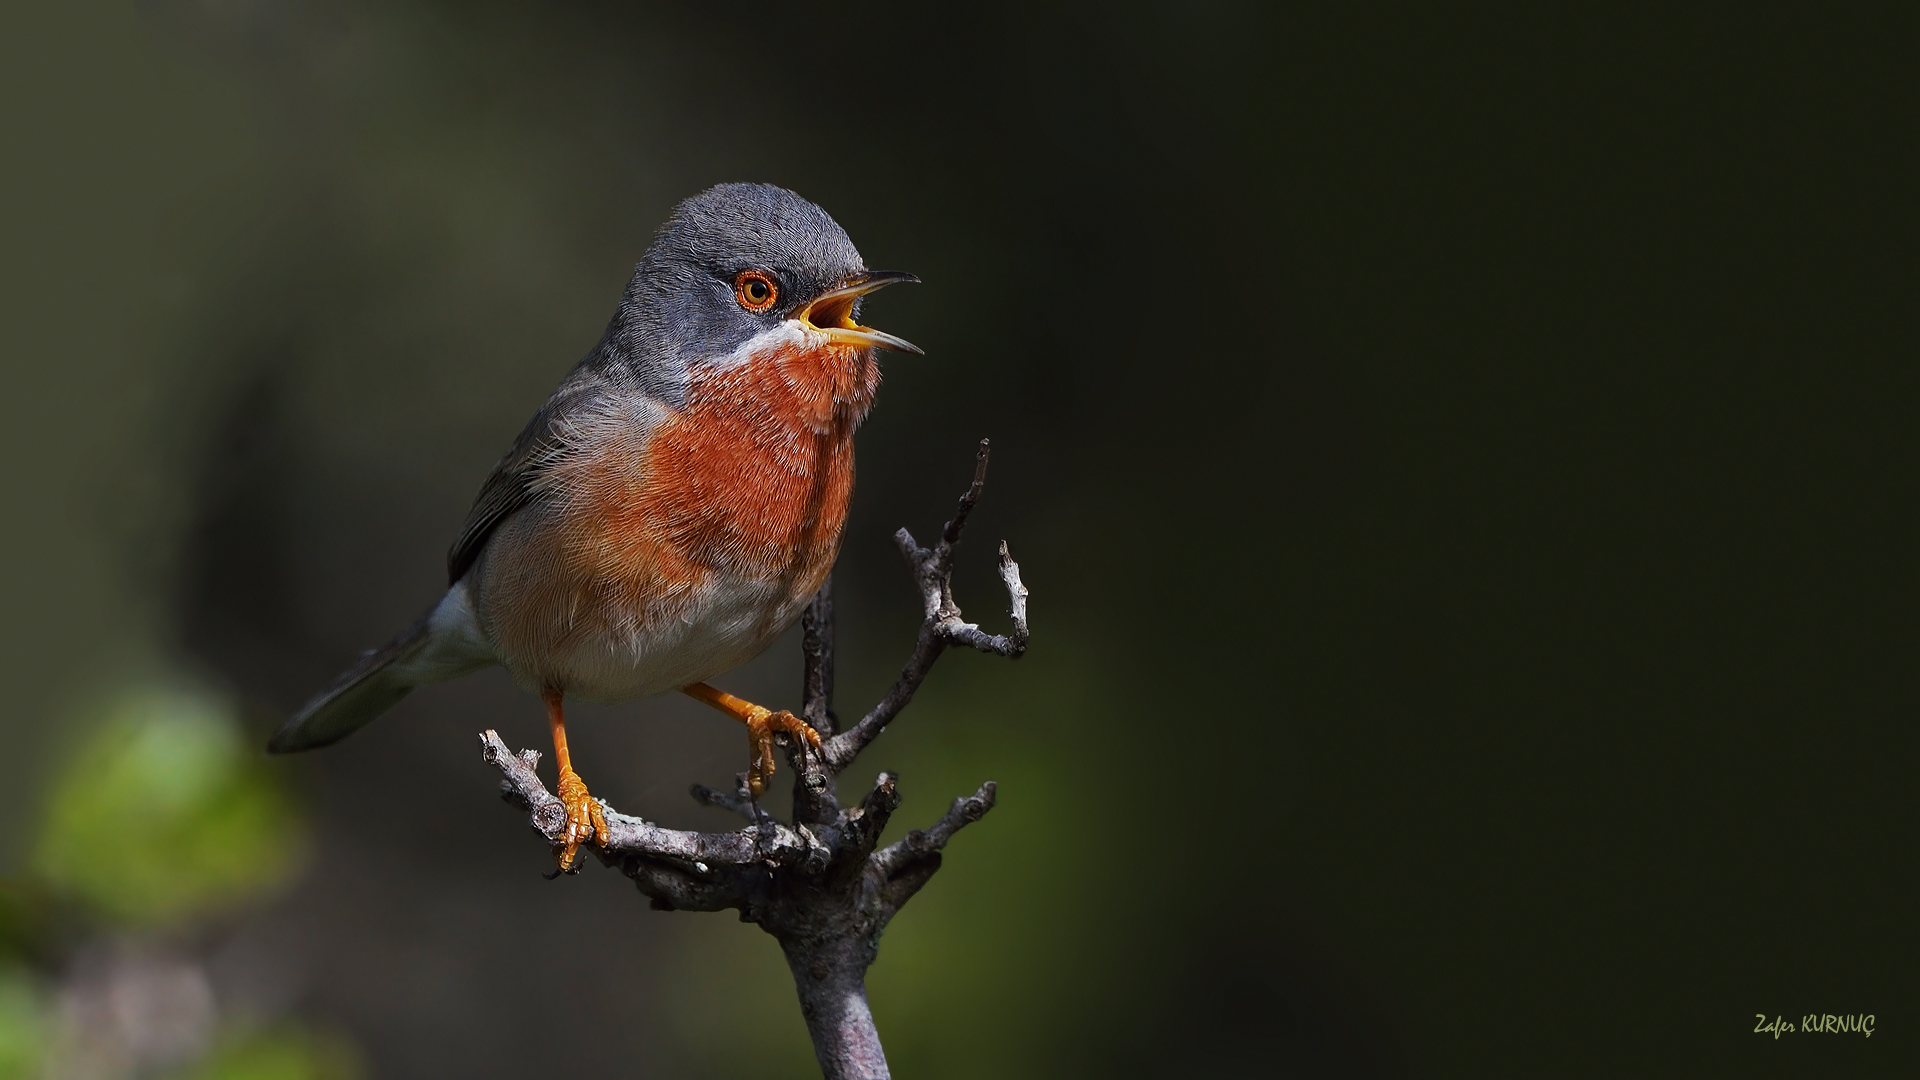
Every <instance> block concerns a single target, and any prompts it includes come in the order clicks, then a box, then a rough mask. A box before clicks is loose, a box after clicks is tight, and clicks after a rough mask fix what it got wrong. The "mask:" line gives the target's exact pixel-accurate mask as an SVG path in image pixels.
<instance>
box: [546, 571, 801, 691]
mask: <svg viewBox="0 0 1920 1080" xmlns="http://www.w3.org/2000/svg"><path fill="white" fill-rule="evenodd" d="M790 588H791V586H790V584H789V583H781V582H768V581H750V580H745V579H741V578H733V577H721V576H716V577H715V578H714V579H711V580H709V581H708V582H706V583H703V584H702V585H701V586H699V587H698V589H697V595H696V596H693V597H690V598H689V601H690V602H689V603H688V604H687V605H686V607H685V609H684V610H683V611H681V612H679V613H678V614H677V615H675V616H674V617H671V618H666V619H654V620H651V621H642V619H641V618H640V617H638V616H637V615H635V616H630V617H627V618H617V619H615V620H612V624H611V625H609V626H607V627H605V628H604V629H603V630H602V631H601V632H598V633H593V634H587V635H580V636H577V637H574V638H573V639H572V640H570V641H567V642H565V643H564V644H562V645H561V646H560V647H559V648H557V649H555V650H553V651H552V653H551V654H549V655H547V656H544V657H541V658H540V659H539V662H538V663H537V664H514V663H511V662H510V663H509V664H508V667H509V668H510V669H513V673H514V676H515V678H516V679H517V680H519V681H520V682H522V683H524V684H526V685H528V686H531V687H535V688H539V687H542V686H559V687H560V688H562V689H563V690H565V692H566V693H567V695H568V696H569V697H578V698H583V699H585V700H587V701H594V702H601V703H614V702H621V701H630V700H633V699H634V698H641V697H648V696H650V695H653V694H659V693H665V692H666V691H669V690H679V689H681V688H682V687H686V686H691V685H693V684H694V683H697V682H705V681H706V680H708V679H711V678H714V677H715V676H718V675H721V674H724V673H725V672H727V671H730V670H732V669H734V668H736V667H739V666H740V665H741V664H744V663H746V662H747V661H749V660H751V659H753V658H754V657H756V656H758V655H760V654H761V653H762V652H765V651H766V649H767V647H768V646H770V645H772V644H773V643H774V641H775V640H776V639H778V638H779V636H780V634H781V632H782V631H784V630H785V629H786V628H787V627H789V626H791V625H793V622H794V620H795V619H797V618H799V617H800V611H801V609H802V608H804V607H805V606H806V600H805V598H799V599H796V598H795V597H793V596H792V595H791V592H790Z"/></svg>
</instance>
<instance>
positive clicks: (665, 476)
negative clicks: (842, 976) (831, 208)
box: [268, 184, 920, 870]
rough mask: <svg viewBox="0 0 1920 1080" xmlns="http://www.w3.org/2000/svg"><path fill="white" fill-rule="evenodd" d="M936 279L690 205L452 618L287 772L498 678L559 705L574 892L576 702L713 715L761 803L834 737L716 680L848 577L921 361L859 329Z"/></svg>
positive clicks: (746, 198) (317, 724)
mask: <svg viewBox="0 0 1920 1080" xmlns="http://www.w3.org/2000/svg"><path fill="white" fill-rule="evenodd" d="M917 280H919V279H918V278H915V277H914V276H913V275H911V274H904V273H893V272H875V271H870V270H868V269H867V268H866V266H865V264H864V263H863V262H862V261H861V259H860V253H859V252H858V251H856V250H854V246H853V243H852V241H850V240H849V239H847V234H846V232H845V231H844V230H842V229H841V228H840V226H839V224H838V223H836V222H835V221H834V220H833V218H831V217H829V216H828V215H827V213H826V211H824V210H822V209H820V208H819V207H818V206H815V205H814V204H812V203H810V202H808V201H807V200H805V199H803V198H801V197H800V196H798V195H795V194H794V193H792V192H790V191H786V190H783V189H781V188H777V187H772V186H768V185H764V184H722V185H720V186H718V187H715V188H712V189H709V190H707V191H704V192H702V193H700V194H698V195H695V196H694V197H692V198H690V199H688V200H686V201H685V202H683V203H681V204H680V205H679V206H678V207H676V208H675V209H674V211H673V215H672V217H670V218H669V219H668V221H667V223H666V224H665V225H663V226H661V227H660V230H659V231H658V233H656V234H655V237H654V241H653V244H652V246H650V247H649V248H648V249H647V252H646V254H645V255H644V256H643V257H642V258H641V260H640V263H639V265H638V266H637V267H636V268H635V270H634V274H633V280H632V281H631V282H630V283H629V284H628V285H627V290H626V293H625V294H624V295H623V296H622V297H621V299H620V308H619V310H618V311H617V312H616V313H615V314H614V316H613V321H612V322H611V323H610V324H608V326H607V331H606V334H605V336H604V337H602V338H601V340H600V344H599V345H597V346H595V347H594V349H593V351H592V352H589V353H588V354H587V356H586V358H585V359H583V360H581V361H580V363H579V364H578V365H577V366H576V367H575V368H574V369H573V371H572V372H571V373H570V374H568V375H567V377H566V378H565V379H563V380H562V381H561V383H560V386H559V389H557V390H555V391H554V393H553V396H552V397H551V398H550V399H548V401H547V403H546V405H544V406H542V407H541V409H540V411H539V412H537V413H535V414H534V416H533V419H532V420H531V421H530V422H529V423H528V424H527V426H526V430H524V431H522V432H521V433H520V437H519V438H518V439H516V440H515V441H514V443H513V447H512V449H510V450H508V451H507V454H506V456H505V457H503V458H502V459H501V460H500V463H499V464H498V465H496V466H495V467H494V470H493V474H492V475H490V476H488V477H487V479H486V482H485V483H484V484H482V485H481V488H480V494H479V496H478V497H477V498H475V499H474V503H473V509H472V510H471V511H469V512H468V514H467V521H466V525H465V527H463V528H462V529H461V530H460V535H459V538H458V539H456V540H455V541H454V543H453V548H452V550H451V551H449V552H448V554H447V579H448V583H449V588H448V589H447V593H446V596H445V597H444V598H443V599H442V600H441V601H440V602H439V604H438V605H436V606H435V607H434V608H433V610H431V611H429V612H428V613H427V614H425V615H423V616H421V618H420V619H419V620H418V621H416V622H415V623H414V624H413V625H412V626H410V627H408V628H407V629H405V630H403V631H401V632H400V634H399V635H398V636H397V637H395V638H394V639H393V640H392V641H390V642H388V643H387V645H386V646H385V647H384V648H381V649H379V650H376V651H374V652H371V653H368V654H367V655H366V656H364V657H362V658H361V660H360V662H359V663H358V664H355V665H354V666H353V667H352V668H351V669H349V670H348V671H347V672H346V673H344V674H342V675H341V676H340V677H339V678H338V679H336V680H335V681H334V683H333V685H331V686H329V687H328V688H327V689H326V690H325V691H323V692H321V693H320V694H319V695H318V696H317V697H315V698H314V699H313V700H312V701H309V702H308V703H307V704H306V706H305V707H304V708H302V709H301V710H300V712H299V713H298V715H296V716H294V717H293V718H292V719H290V720H288V721H287V722H286V723H285V724H284V725H282V726H281V728H280V730H279V731H278V732H276V733H275V734H274V736H273V739H272V741H271V742H270V743H269V744H268V749H269V750H272V751H274V752H276V753H285V752H290V751H295V750H309V749H312V748H314V747H318V746H325V745H327V744H329V743H332V742H335V741H337V740H339V739H341V738H344V737H345V736H346V735H348V734H349V733H351V732H353V731H354V730H356V729H357V728H359V727H361V726H362V725H364V724H366V723H367V722H368V721H370V720H372V719H373V718H374V717H376V716H379V715H380V714H381V713H383V712H385V711H386V710H387V709H389V708H391V707H392V706H393V704H394V703H395V702H397V701H399V700H400V699H401V698H403V697H405V696H406V695H407V693H408V692H409V691H411V690H412V689H413V688H414V687H416V686H421V685H423V684H426V683H431V682H438V681H441V680H443V679H451V678H454V677H455V676H458V675H464V674H466V673H468V672H471V671H476V670H478V669H480V668H483V667H487V666H489V665H492V664H501V665H504V666H505V667H506V668H507V670H508V671H510V672H512V674H513V677H514V679H515V681H517V682H518V683H519V684H520V685H522V686H524V687H526V688H528V689H530V690H533V691H535V692H536V693H538V694H539V695H540V697H541V699H542V700H543V701H544V702H545V703H546V709H547V718H548V721H549V722H550V724H551V725H552V728H553V750H554V758H555V761H556V763H557V765H558V767H559V772H560V778H559V784H558V787H557V790H558V793H559V795H560V799H561V801H562V802H564V803H565V804H566V808H567V821H568V828H567V840H566V843H565V845H564V846H563V847H561V848H560V849H559V850H558V852H557V855H556V858H557V860H558V862H559V868H560V869H561V870H569V869H572V868H573V866H574V863H575V858H576V855H577V853H578V849H579V846H580V845H581V844H582V843H584V842H586V841H587V840H589V839H590V838H595V837H597V838H598V840H599V842H601V843H604V842H605V840H606V836H607V833H606V820H605V817H604V812H603V811H602V809H601V807H600V804H599V803H598V802H597V801H596V800H594V799H593V798H592V797H591V796H590V795H589V794H588V792H587V785H586V782H585V781H583V780H581V778H580V774H579V773H577V772H575V771H574V768H573V761H572V759H571V757H570V756H569V755H568V753H567V731H566V719H565V716H564V712H563V704H564V702H565V700H566V699H567V698H569V697H574V698H582V699H585V700H587V701H596V702H618V701H627V700H631V699H634V698H639V697H645V696H648V695H651V694H658V693H662V692H665V691H669V690H677V691H680V692H683V693H686V694H689V695H691V696H693V697H695V698H698V699H699V700H701V701H704V702H706V703H707V704H709V705H711V706H713V707H714V708H716V709H719V710H720V711H722V712H724V713H726V714H727V715H729V716H732V717H733V718H734V719H736V720H739V721H741V722H742V723H744V724H745V725H746V726H747V739H748V744H749V753H750V755H751V757H750V761H751V765H750V769H749V772H748V778H749V784H750V785H751V787H752V789H753V791H754V792H755V793H756V794H758V793H760V792H762V791H764V790H765V787H766V783H767V778H768V776H769V775H770V774H771V773H772V772H773V752H772V746H771V742H772V737H773V735H774V734H775V733H776V732H781V731H785V732H789V733H792V734H793V735H794V736H796V737H798V738H800V739H803V740H805V741H806V742H807V743H809V744H811V745H812V746H814V747H816V748H817V747H818V746H819V745H820V737H819V735H818V734H817V733H815V732H814V731H813V729H812V728H811V727H809V726H808V725H807V724H806V723H805V722H804V721H802V720H800V719H798V718H797V717H795V716H793V715H792V714H791V713H788V712H772V711H769V710H767V709H765V708H762V707H760V706H758V705H755V704H752V703H751V702H747V701H742V700H740V699H739V698H736V697H734V696H732V695H730V694H726V693H723V692H721V691H719V690H716V689H714V688H713V687H712V686H709V685H707V682H706V680H708V679H711V678H714V677H715V676H718V675H720V674H722V673H724V672H726V671H728V670H730V669H732V668H734V667H737V666H738V665H740V664H742V663H744V662H746V661H747V660H750V659H752V658H753V657H754V656H756V655H758V654H759V653H760V652H761V651H763V650H764V649H766V647H767V646H768V645H770V644H772V642H773V640H774V639H775V638H776V637H778V636H779V635H780V633H781V631H783V630H785V629H786V628H787V627H788V626H789V625H791V624H792V623H793V621H794V620H795V619H796V618H798V617H799V615H800V612H801V610H802V609H803V608H804V607H805V606H806V604H807V602H808V601H809V599H810V598H811V597H812V596H813V594H814V593H815V592H816V591H817V590H818V589H819V588H820V585H821V583H822V582H823V581H824V580H825V579H826V576H827V573H828V571H829V570H830V569H831V568H832V566H833V561H834V556H835V555H836V554H837V553H838V551H839V547H840V531H841V526H842V525H843V524H844V523H845V520H846V514H847V502H848V499H849V497H850V495H851V493H852V489H853V435H854V431H855V429H856V428H858V427H859V426H860V422H861V420H862V419H863V418H864V417H865V416H866V414H867V410H868V409H869V408H870V407H871V406H872V404H873V398H874V393H875V391H876V390H877V389H878V388H879V384H880V367H879V363H878V361H877V359H876V356H875V350H876V349H894V350H901V351H905V352H914V353H917V352H919V351H920V350H919V349H917V348H915V347H914V346H913V345H912V344H910V343H908V342H906V341H904V340H902V339H900V338H897V337H895V336H893V335H892V334H887V333H882V332H881V331H879V330H874V329H870V328H868V327H864V326H861V325H860V324H859V322H858V321H857V320H856V317H857V316H858V314H859V311H860V302H861V298H862V297H864V296H866V295H867V294H868V293H871V292H873V291H874V290H876V289H879V288H882V287H884V286H887V285H891V284H893V283H895V282H900V281H917Z"/></svg>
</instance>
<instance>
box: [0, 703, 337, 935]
mask: <svg viewBox="0 0 1920 1080" xmlns="http://www.w3.org/2000/svg"><path fill="white" fill-rule="evenodd" d="M242 739H243V735H242V732H241V730H240V727H239V724H238V722H237V721H236V719H235V717H234V715H233V709H232V706H231V705H230V704H228V703H227V702H225V701H222V700H220V699H218V698H215V697H212V696H209V695H205V694H194V693H190V692H182V691H166V690H149V691H143V692H138V693H135V694H130V695H128V696H126V697H124V698H122V699H120V700H119V701H117V702H115V703H114V704H113V705H112V706H111V707H110V708H109V709H107V710H106V712H105V716H104V718H103V720H102V721H101V722H100V723H99V725H98V726H97V728H96V730H94V731H93V733H92V734H91V735H90V736H89V737H88V739H87V741H86V743H85V744H84V745H83V746H82V747H81V748H80V752H79V753H77V754H75V755H74V756H73V757H72V758H71V759H70V760H69V761H68V762H67V763H66V765H65V766H64V767H63V768H62V769H61V770H60V771H59V776H58V779H57V780H56V782H55V785H54V788H53V792H52V797H51V798H50V799H49V801H48V806H47V812H46V818H45V824H44V826H43V827H42V828H41V831H40V836H39V840H38V843H37V846H36V850H35V853H34V858H33V862H32V868H33V873H34V875H35V877H36V878H37V880H39V881H40V882H42V883H44V884H45V885H46V886H47V887H48V888H50V889H52V890H54V891H56V892H57V893H60V894H62V895H65V896H71V897H72V898H73V899H75V900H78V901H80V902H82V903H84V904H85V905H86V906H87V907H88V908H89V909H90V910H91V911H92V912H95V913H97V914H98V915H99V916H101V917H102V918H104V919H106V920H108V921H110V922H112V923H114V924H116V925H120V926H126V927H135V928H152V927H157V926H162V925H166V924H169V923H173V922H177V921H179V920H182V919H187V918H192V917H196V916H204V915H207V914H210V913H212V912H215V911H219V910H221V909H225V908H230V907H232V906H234V905H235V904H238V903H240V902H242V901H245V900H247V899H250V898H252V897H253V896H255V895H257V894H258V893H260V892H261V891H262V890H265V889H268V888H271V887H272V886H274V885H277V884H280V883H281V882H284V881H286V880H287V878H288V877H289V876H290V875H291V874H292V872H293V871H294V870H295V869H296V868H297V867H298V866H299V864H300V857H301V852H302V849H303V845H304V839H303V829H302V826H301V823H300V820H299V817H298V815H297V814H296V812H295V810H294V806H293V803H292V800H291V799H290V798H289V797H288V795H287V794H286V792H285V791H283V790H282V789H281V786H280V785H279V783H278V782H277V778H276V777H275V776H274V774H272V773H271V772H269V770H268V769H267V768H266V767H265V762H264V761H262V760H261V759H260V755H259V752H258V751H257V750H256V749H255V748H253V747H251V746H246V745H243V743H242Z"/></svg>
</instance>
